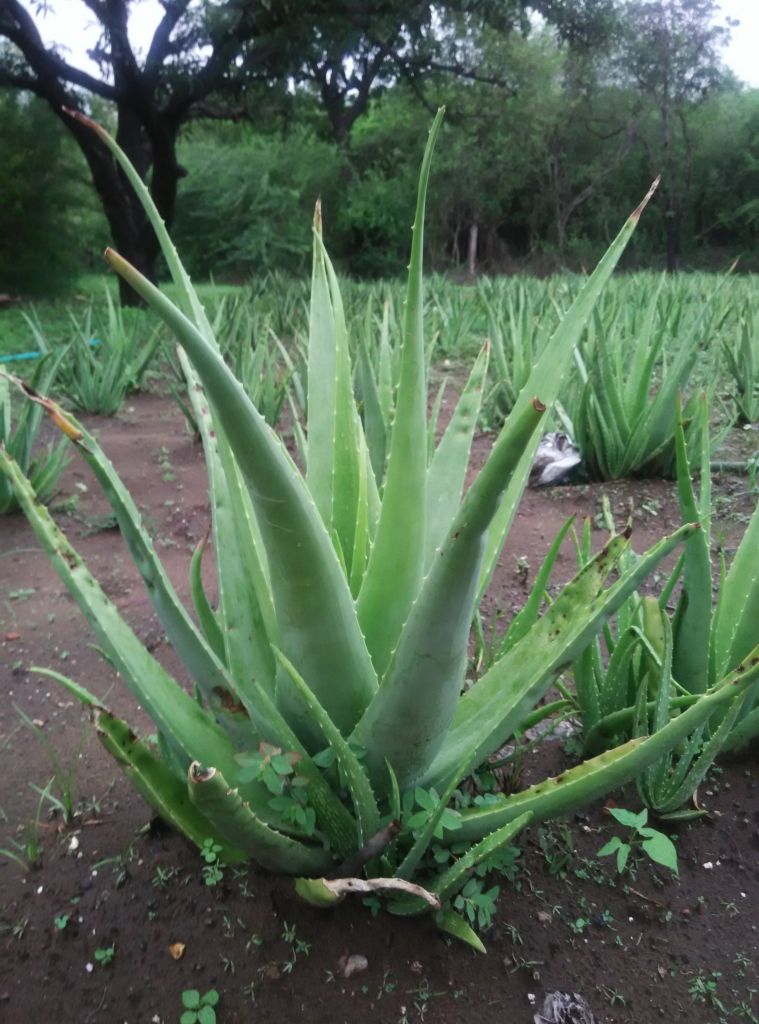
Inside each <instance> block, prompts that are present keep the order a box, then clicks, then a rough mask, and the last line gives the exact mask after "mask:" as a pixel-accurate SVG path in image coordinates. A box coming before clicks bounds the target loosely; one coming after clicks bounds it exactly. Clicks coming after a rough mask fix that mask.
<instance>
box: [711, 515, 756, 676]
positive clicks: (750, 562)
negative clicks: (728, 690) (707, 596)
mask: <svg viewBox="0 0 759 1024" xmlns="http://www.w3.org/2000/svg"><path fill="white" fill-rule="evenodd" d="M757 552H759V505H757V507H756V508H755V509H754V513H753V515H752V516H751V522H750V523H749V524H748V526H747V527H746V532H745V533H744V534H743V537H742V538H741V542H740V545H739V546H738V550H737V551H736V553H735V556H734V558H733V561H732V563H731V565H730V569H729V570H728V573H727V576H726V577H725V580H724V582H723V584H722V587H721V588H720V602H719V610H718V614H717V617H716V622H715V624H714V629H715V638H714V655H715V658H714V661H715V672H716V675H717V676H718V677H719V676H721V675H724V673H725V672H727V671H728V670H729V669H731V668H734V667H735V666H736V665H737V664H738V662H739V661H740V660H741V659H742V658H745V657H747V656H748V654H749V652H750V651H751V650H752V649H753V648H754V647H755V646H756V644H757V642H759V557H758V556H757Z"/></svg>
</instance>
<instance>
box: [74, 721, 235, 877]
mask: <svg viewBox="0 0 759 1024" xmlns="http://www.w3.org/2000/svg"><path fill="white" fill-rule="evenodd" d="M93 720H94V723H95V728H96V729H97V733H98V737H99V738H100V741H101V742H102V744H103V746H104V747H105V749H106V750H107V751H108V753H109V754H111V755H112V756H113V757H115V758H116V760H117V761H118V762H119V764H120V765H121V766H122V768H123V769H124V772H125V773H126V775H127V777H128V779H129V781H130V782H131V783H132V785H133V786H134V788H135V789H136V790H137V792H138V793H139V794H140V796H142V798H143V799H144V800H145V801H146V803H148V804H149V805H150V807H152V808H153V810H154V811H155V812H156V814H157V815H158V816H159V817H160V818H163V820H164V821H166V822H168V823H169V824H170V825H173V826H174V828H176V829H177V830H178V831H179V832H181V833H182V834H183V835H185V836H187V838H188V839H190V840H191V841H192V842H193V843H195V845H196V846H198V847H202V846H203V843H204V842H205V840H206V839H213V840H215V841H216V842H219V841H220V842H221V847H222V849H221V852H220V854H219V857H220V859H221V860H223V861H226V862H227V863H229V864H237V863H239V862H240V861H243V860H245V859H246V856H245V853H244V852H243V851H242V850H241V849H239V847H236V846H235V845H234V844H231V845H230V843H228V842H227V841H226V840H225V839H224V838H223V837H222V836H220V835H219V833H218V832H217V831H216V829H215V828H214V826H213V825H212V824H211V822H210V821H209V820H208V818H206V816H205V815H204V814H203V813H202V812H201V811H199V810H198V808H197V807H195V806H194V805H193V803H192V802H191V800H190V798H189V796H188V793H187V786H186V785H185V784H184V783H183V782H182V781H181V779H178V778H177V777H176V776H175V775H174V774H173V773H172V772H170V771H169V769H168V768H167V767H166V766H165V765H164V764H163V762H162V761H161V760H159V758H157V757H156V756H155V754H153V752H152V751H151V750H150V748H149V747H148V746H147V745H146V744H145V743H142V742H141V741H140V740H138V739H137V737H136V736H135V735H134V733H133V732H132V730H131V729H130V728H129V726H127V725H126V723H125V722H122V721H121V720H120V719H118V718H116V717H115V716H114V715H112V714H111V713H110V712H108V711H106V710H105V709H104V708H100V709H97V710H95V712H94V714H93Z"/></svg>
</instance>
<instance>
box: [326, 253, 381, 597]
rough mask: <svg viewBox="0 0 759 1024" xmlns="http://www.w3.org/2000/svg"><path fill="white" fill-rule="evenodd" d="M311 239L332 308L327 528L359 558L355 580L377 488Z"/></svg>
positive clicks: (339, 308) (331, 277) (337, 314)
mask: <svg viewBox="0 0 759 1024" xmlns="http://www.w3.org/2000/svg"><path fill="white" fill-rule="evenodd" d="M317 242H318V245H319V247H320V249H321V250H322V255H323V258H324V265H325V268H326V271H327V279H328V282H329V293H330V300H331V303H332V308H333V310H334V322H335V337H336V341H337V355H338V382H337V383H338V391H339V394H338V401H337V410H336V416H335V453H334V464H333V468H332V473H333V500H332V508H333V528H334V529H335V530H336V531H337V534H338V536H339V537H340V539H341V544H342V546H343V550H344V551H345V552H346V555H348V556H350V555H351V554H352V553H353V552H358V553H359V556H360V558H361V561H360V563H359V564H358V565H357V566H356V568H355V570H353V569H352V565H351V571H352V572H353V575H354V576H356V577H358V578H359V579H360V578H362V577H363V574H364V571H365V558H366V552H365V550H364V546H365V539H364V540H362V539H361V538H360V537H358V536H357V535H356V534H357V533H358V532H359V524H361V523H363V524H364V527H365V529H366V530H368V531H369V532H370V533H371V534H372V535H373V534H374V529H375V527H376V520H377V516H378V514H379V492H378V490H377V484H376V482H375V479H374V474H373V473H369V474H366V470H367V469H368V467H369V466H370V464H371V457H370V454H369V449H368V447H367V444H366V438H365V436H364V428H363V426H362V423H361V419H360V417H359V415H358V410H357V409H356V403H355V399H354V392H353V379H352V371H351V362H350V355H349V351H348V331H347V328H346V326H345V313H344V311H343V300H342V296H341V295H340V285H339V282H338V280H337V274H336V273H335V269H334V267H333V266H332V261H331V260H330V258H329V256H328V255H327V252H326V250H325V249H324V246H323V244H322V242H321V238H317ZM365 474H366V475H365ZM346 544H352V547H349V548H346Z"/></svg>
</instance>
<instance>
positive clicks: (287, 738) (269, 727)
mask: <svg viewBox="0 0 759 1024" xmlns="http://www.w3.org/2000/svg"><path fill="white" fill-rule="evenodd" d="M251 716H252V717H253V720H254V722H255V724H256V727H257V729H258V731H259V733H260V735H261V736H262V737H263V738H264V739H265V740H266V741H267V742H270V743H274V744H275V745H276V746H278V747H281V748H282V750H286V751H296V752H297V753H298V754H300V755H301V758H300V760H299V761H298V775H302V776H303V777H304V778H305V779H308V784H309V789H308V802H309V803H310V805H311V806H312V807H313V809H314V810H315V811H316V820H317V824H318V826H319V828H320V829H321V831H322V832H323V833H324V834H325V835H326V836H327V838H328V840H329V846H330V849H331V850H333V851H334V853H335V855H336V856H337V857H340V858H342V859H343V860H345V859H347V858H348V857H349V856H351V855H352V854H353V853H355V851H356V849H357V848H358V847H359V842H358V829H357V826H356V822H355V820H354V818H353V817H352V816H351V813H350V811H348V810H347V808H346V807H345V806H344V804H343V802H342V801H341V800H340V798H339V797H338V796H337V794H336V793H334V792H333V790H332V788H331V786H330V785H329V783H328V782H327V780H326V778H325V777H324V775H323V773H322V771H321V769H320V768H319V767H318V766H317V765H316V764H314V762H313V761H312V760H311V757H310V756H309V754H308V752H307V750H306V748H305V747H304V746H303V744H302V743H301V742H300V740H299V739H298V737H297V736H296V735H295V733H294V732H293V731H292V729H291V728H290V726H289V725H288V723H287V719H286V718H285V717H284V716H283V714H282V712H281V711H280V710H279V708H278V707H277V706H276V704H275V703H274V701H273V700H272V699H271V697H270V696H269V694H268V693H267V692H266V690H265V689H264V688H263V687H258V688H257V694H256V701H255V703H254V704H253V705H251Z"/></svg>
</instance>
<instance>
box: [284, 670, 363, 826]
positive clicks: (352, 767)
mask: <svg viewBox="0 0 759 1024" xmlns="http://www.w3.org/2000/svg"><path fill="white" fill-rule="evenodd" d="M275 653H276V655H277V659H278V661H279V662H280V664H281V665H282V667H283V668H284V670H285V671H286V672H287V674H288V676H289V677H290V679H291V681H292V683H293V685H294V686H295V688H296V689H297V691H298V692H299V694H300V696H301V699H302V700H303V702H304V703H305V704H306V706H307V708H308V710H309V711H310V712H311V714H312V715H313V718H314V721H315V722H316V724H317V727H318V728H319V730H320V732H321V733H322V734H323V737H324V740H326V742H327V743H328V744H329V746H330V747H331V749H332V750H333V751H334V753H335V758H336V759H337V763H338V765H339V766H340V769H341V771H342V772H343V775H344V776H345V780H346V783H347V786H348V791H349V792H350V795H351V800H352V801H353V807H354V810H355V812H356V822H357V824H358V845H359V846H363V844H364V843H365V842H366V841H367V839H369V838H370V836H373V835H374V833H375V832H377V831H378V829H379V820H380V814H379V808H378V807H377V801H376V799H375V796H374V793H373V792H372V787H371V785H370V782H369V778H368V777H367V774H366V772H365V770H364V768H363V766H362V765H361V762H360V761H359V759H358V757H356V755H355V753H354V752H353V751H352V750H351V748H350V745H349V744H348V741H347V740H346V739H345V738H344V737H343V736H342V734H341V733H340V730H339V729H338V728H337V726H336V725H335V724H334V722H332V720H331V719H330V717H329V715H328V714H327V712H326V711H325V710H324V708H323V707H322V706H321V705H320V704H319V701H318V700H317V699H316V696H315V695H314V694H313V693H312V692H311V690H309V688H308V686H307V684H306V682H305V680H304V679H303V677H302V676H301V674H300V673H299V672H298V670H297V669H296V668H295V666H294V665H293V664H292V662H290V661H289V660H288V659H287V658H286V657H285V656H284V655H283V654H282V653H281V651H276V652H275Z"/></svg>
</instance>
